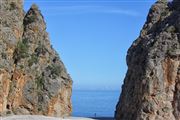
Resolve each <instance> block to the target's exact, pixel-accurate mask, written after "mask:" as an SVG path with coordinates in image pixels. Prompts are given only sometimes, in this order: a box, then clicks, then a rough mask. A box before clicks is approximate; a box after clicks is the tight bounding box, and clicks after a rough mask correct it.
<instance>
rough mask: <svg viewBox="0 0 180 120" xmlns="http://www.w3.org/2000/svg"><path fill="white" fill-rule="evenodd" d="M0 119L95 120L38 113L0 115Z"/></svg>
mask: <svg viewBox="0 0 180 120" xmlns="http://www.w3.org/2000/svg"><path fill="white" fill-rule="evenodd" d="M0 120H95V119H91V118H83V117H65V118H57V117H46V116H38V115H15V116H9V117H0Z"/></svg>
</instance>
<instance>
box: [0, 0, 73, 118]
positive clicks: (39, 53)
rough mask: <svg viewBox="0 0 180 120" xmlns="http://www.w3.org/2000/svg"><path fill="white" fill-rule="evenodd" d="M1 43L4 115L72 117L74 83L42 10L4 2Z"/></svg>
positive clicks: (0, 5)
mask: <svg viewBox="0 0 180 120" xmlns="http://www.w3.org/2000/svg"><path fill="white" fill-rule="evenodd" d="M0 41H1V42H0V115H1V116H2V115H8V114H33V115H38V114H40V115H47V116H68V115H70V114H71V111H72V106H71V100H70V99H71V91H72V80H71V78H70V76H69V75H68V73H67V71H66V69H65V67H64V65H63V63H62V61H61V60H60V58H59V56H58V54H57V53H56V51H55V50H54V49H53V48H52V47H51V45H50V41H49V38H48V34H47V32H46V24H45V22H44V19H43V16H42V15H41V13H40V11H39V10H38V7H37V6H36V5H32V7H31V8H30V10H29V11H28V12H27V13H26V14H25V13H24V11H23V1H22V0H0Z"/></svg>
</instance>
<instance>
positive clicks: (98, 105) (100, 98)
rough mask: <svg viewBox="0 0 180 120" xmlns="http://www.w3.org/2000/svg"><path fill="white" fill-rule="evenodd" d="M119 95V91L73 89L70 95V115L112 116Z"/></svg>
mask: <svg viewBox="0 0 180 120" xmlns="http://www.w3.org/2000/svg"><path fill="white" fill-rule="evenodd" d="M119 95H120V93H119V91H84V90H83V91H81V90H75V91H73V95H72V104H73V113H72V115H73V116H78V117H95V116H96V117H113V116H114V111H115V107H116V104H117V102H118V99H119Z"/></svg>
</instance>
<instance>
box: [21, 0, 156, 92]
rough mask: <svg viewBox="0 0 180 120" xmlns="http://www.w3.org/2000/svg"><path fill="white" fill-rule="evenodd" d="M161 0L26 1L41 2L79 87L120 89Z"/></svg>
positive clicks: (56, 43)
mask: <svg viewBox="0 0 180 120" xmlns="http://www.w3.org/2000/svg"><path fill="white" fill-rule="evenodd" d="M155 1H156V0H25V6H24V7H25V10H26V11H27V10H28V9H29V8H30V6H31V4H32V3H36V4H37V5H38V6H39V8H40V10H41V11H42V14H43V16H44V18H45V21H46V23H47V31H48V33H49V35H50V39H51V43H52V45H53V47H54V48H55V49H56V51H57V52H58V53H59V54H60V58H61V59H62V61H63V62H64V64H65V66H66V68H67V70H68V72H69V73H70V75H71V77H72V79H73V89H76V90H77V89H81V90H82V89H83V90H84V89H86V90H97V89H98V90H120V88H121V85H122V83H123V80H124V77H125V74H126V71H127V65H126V53H127V50H128V48H129V47H130V45H131V44H132V42H133V41H134V40H135V39H136V38H137V37H138V36H139V33H140V30H141V28H142V26H143V24H144V22H145V20H146V16H147V13H148V11H149V8H150V6H151V5H152V4H153V3H154V2H155Z"/></svg>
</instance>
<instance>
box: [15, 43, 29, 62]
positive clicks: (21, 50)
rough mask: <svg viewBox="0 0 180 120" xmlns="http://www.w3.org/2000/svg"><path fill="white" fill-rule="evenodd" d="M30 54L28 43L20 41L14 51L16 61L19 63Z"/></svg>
mask: <svg viewBox="0 0 180 120" xmlns="http://www.w3.org/2000/svg"><path fill="white" fill-rule="evenodd" d="M28 56H29V55H28V45H27V44H26V43H24V42H22V41H19V42H18V43H17V47H16V49H15V52H14V59H15V62H16V63H17V61H19V60H20V59H22V58H26V57H28Z"/></svg>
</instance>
